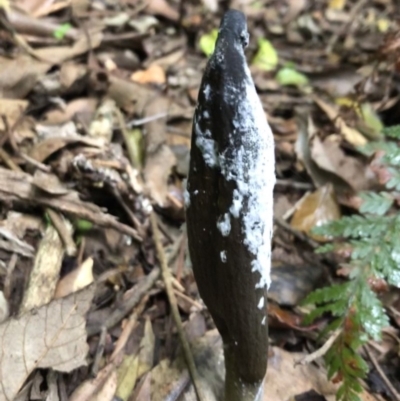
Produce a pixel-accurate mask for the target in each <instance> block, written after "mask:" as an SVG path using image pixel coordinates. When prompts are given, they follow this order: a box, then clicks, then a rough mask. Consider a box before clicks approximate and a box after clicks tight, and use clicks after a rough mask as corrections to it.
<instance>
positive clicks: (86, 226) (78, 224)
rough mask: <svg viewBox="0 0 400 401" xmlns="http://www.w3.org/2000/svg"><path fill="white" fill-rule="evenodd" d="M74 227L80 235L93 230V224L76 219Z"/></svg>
mask: <svg viewBox="0 0 400 401" xmlns="http://www.w3.org/2000/svg"><path fill="white" fill-rule="evenodd" d="M74 227H75V229H76V230H77V231H79V232H80V233H85V232H87V231H90V230H91V229H92V228H93V223H92V222H91V221H89V220H85V219H77V220H75V222H74Z"/></svg>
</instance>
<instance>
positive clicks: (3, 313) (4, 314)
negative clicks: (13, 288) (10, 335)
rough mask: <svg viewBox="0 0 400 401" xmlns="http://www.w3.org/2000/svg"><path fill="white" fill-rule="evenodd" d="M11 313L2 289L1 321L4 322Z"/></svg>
mask: <svg viewBox="0 0 400 401" xmlns="http://www.w3.org/2000/svg"><path fill="white" fill-rule="evenodd" d="M9 313H10V308H9V306H8V301H7V300H6V298H5V296H4V292H3V291H0V323H3V322H4V321H5V320H6V319H7V318H8V315H9Z"/></svg>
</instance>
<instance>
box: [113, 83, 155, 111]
mask: <svg viewBox="0 0 400 401" xmlns="http://www.w3.org/2000/svg"><path fill="white" fill-rule="evenodd" d="M109 80H110V85H109V86H108V92H107V94H108V97H110V98H111V99H113V100H115V103H116V104H117V106H118V107H119V108H121V109H124V110H126V111H128V112H135V114H139V115H140V114H141V113H143V109H144V108H145V106H146V105H147V103H148V102H149V101H150V100H151V99H152V98H156V97H159V93H158V92H157V91H155V90H154V89H151V88H149V87H147V86H144V85H139V84H137V83H135V82H130V81H127V80H124V79H121V78H118V77H112V76H111V77H109Z"/></svg>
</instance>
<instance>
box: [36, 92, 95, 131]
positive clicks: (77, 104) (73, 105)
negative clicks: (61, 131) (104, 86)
mask: <svg viewBox="0 0 400 401" xmlns="http://www.w3.org/2000/svg"><path fill="white" fill-rule="evenodd" d="M97 103H98V101H97V99H94V98H76V99H74V100H72V101H70V102H69V103H67V104H66V106H65V107H63V108H62V109H60V108H57V109H54V110H50V111H49V112H47V113H46V114H45V115H44V116H43V119H42V124H46V125H61V124H66V123H68V122H69V121H71V120H74V119H85V121H87V120H89V122H90V121H91V120H92V118H93V116H94V113H95V110H96V107H97Z"/></svg>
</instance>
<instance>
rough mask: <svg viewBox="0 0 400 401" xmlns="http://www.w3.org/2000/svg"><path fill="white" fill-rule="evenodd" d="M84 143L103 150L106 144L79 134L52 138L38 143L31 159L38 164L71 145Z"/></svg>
mask: <svg viewBox="0 0 400 401" xmlns="http://www.w3.org/2000/svg"><path fill="white" fill-rule="evenodd" d="M75 143H82V144H84V145H88V146H93V147H97V148H101V147H102V146H103V145H104V142H103V140H102V139H101V138H88V137H84V136H81V135H78V134H72V135H68V136H61V135H60V136H58V135H55V136H51V137H49V138H46V139H44V140H42V141H40V142H39V143H37V144H36V145H35V146H34V147H33V148H32V149H31V151H30V154H29V155H30V157H32V158H33V159H35V160H37V161H38V162H44V161H45V160H46V159H47V158H48V157H49V156H51V155H52V154H53V153H55V152H57V151H59V150H60V149H62V148H64V147H65V146H67V145H69V144H75Z"/></svg>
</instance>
